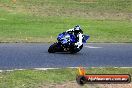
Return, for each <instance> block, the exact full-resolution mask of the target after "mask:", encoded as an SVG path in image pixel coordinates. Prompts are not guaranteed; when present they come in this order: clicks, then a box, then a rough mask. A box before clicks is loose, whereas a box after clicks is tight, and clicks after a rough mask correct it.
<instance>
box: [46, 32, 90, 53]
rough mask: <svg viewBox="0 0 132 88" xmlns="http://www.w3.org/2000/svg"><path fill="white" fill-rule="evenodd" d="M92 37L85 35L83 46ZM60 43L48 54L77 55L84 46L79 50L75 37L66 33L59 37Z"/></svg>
mask: <svg viewBox="0 0 132 88" xmlns="http://www.w3.org/2000/svg"><path fill="white" fill-rule="evenodd" d="M89 37H90V36H88V35H83V39H82V42H83V44H84V43H86V42H87V40H88V39H89ZM57 40H58V42H56V43H54V44H52V45H51V46H50V47H49V49H48V52H49V53H55V52H70V53H77V52H79V51H80V50H81V49H82V48H83V45H81V46H80V47H79V48H77V46H76V45H75V43H76V42H77V40H76V38H75V36H74V35H73V34H70V33H67V32H64V33H60V34H59V35H58V37H57Z"/></svg>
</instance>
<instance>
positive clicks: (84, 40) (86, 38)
mask: <svg viewBox="0 0 132 88" xmlns="http://www.w3.org/2000/svg"><path fill="white" fill-rule="evenodd" d="M89 37H90V36H88V35H83V40H82V42H83V43H86V42H87V40H88V39H89Z"/></svg>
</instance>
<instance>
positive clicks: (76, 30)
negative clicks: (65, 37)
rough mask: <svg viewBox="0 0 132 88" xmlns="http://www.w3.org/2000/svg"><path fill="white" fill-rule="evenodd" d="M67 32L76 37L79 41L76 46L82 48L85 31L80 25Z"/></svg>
mask: <svg viewBox="0 0 132 88" xmlns="http://www.w3.org/2000/svg"><path fill="white" fill-rule="evenodd" d="M66 32H67V33H72V34H73V35H75V37H76V39H77V42H76V43H75V45H76V46H77V48H80V46H82V45H83V43H82V39H83V31H82V29H81V27H80V26H79V25H76V26H75V27H74V28H72V29H69V30H67V31H66Z"/></svg>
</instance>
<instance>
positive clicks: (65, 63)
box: [0, 43, 132, 70]
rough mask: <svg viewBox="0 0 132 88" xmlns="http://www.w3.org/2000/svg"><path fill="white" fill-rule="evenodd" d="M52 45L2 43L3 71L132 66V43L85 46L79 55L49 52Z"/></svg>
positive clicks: (0, 52)
mask: <svg viewBox="0 0 132 88" xmlns="http://www.w3.org/2000/svg"><path fill="white" fill-rule="evenodd" d="M49 46H50V44H42V43H26V44H21V43H16V44H8V43H7V44H6V43H5V44H3V43H1V44H0V70H5V69H27V68H29V69H32V68H62V67H78V66H84V67H97V66H100V67H106V66H110V67H111V66H116V67H132V44H131V43H126V44H97V43H96V44H85V45H84V48H83V49H82V51H80V52H79V53H77V54H69V53H54V54H49V53H48V52H47V50H48V47H49Z"/></svg>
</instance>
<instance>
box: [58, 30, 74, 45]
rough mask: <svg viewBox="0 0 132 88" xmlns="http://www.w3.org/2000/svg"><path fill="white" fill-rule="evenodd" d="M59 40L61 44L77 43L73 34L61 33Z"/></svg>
mask: <svg viewBox="0 0 132 88" xmlns="http://www.w3.org/2000/svg"><path fill="white" fill-rule="evenodd" d="M68 36H69V38H68ZM66 37H67V38H66ZM57 40H58V41H59V42H61V43H62V44H67V43H75V42H76V38H75V36H74V35H72V34H69V33H60V34H59V35H58V37H57Z"/></svg>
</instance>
